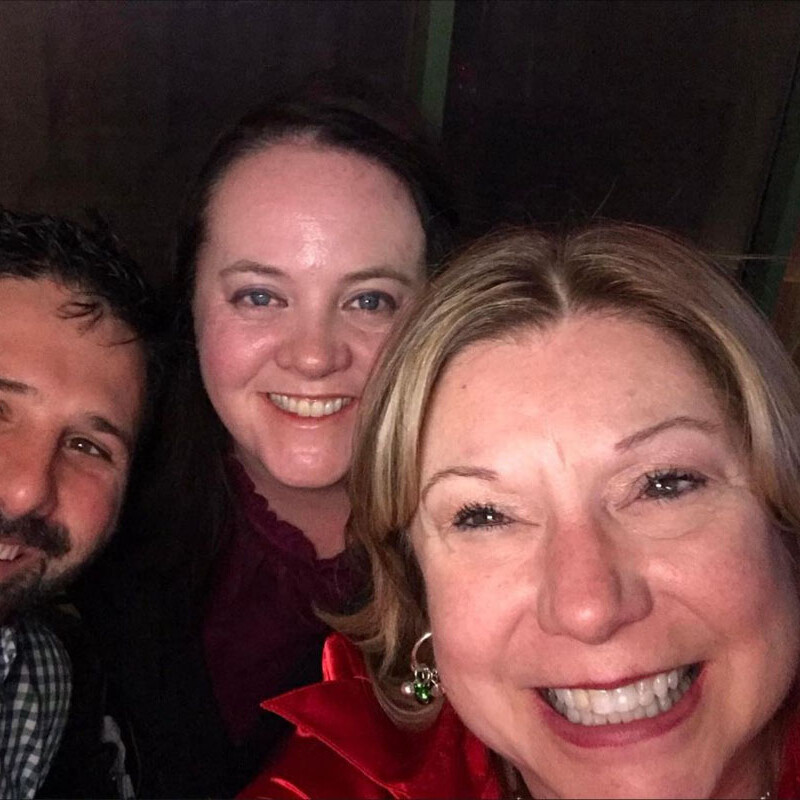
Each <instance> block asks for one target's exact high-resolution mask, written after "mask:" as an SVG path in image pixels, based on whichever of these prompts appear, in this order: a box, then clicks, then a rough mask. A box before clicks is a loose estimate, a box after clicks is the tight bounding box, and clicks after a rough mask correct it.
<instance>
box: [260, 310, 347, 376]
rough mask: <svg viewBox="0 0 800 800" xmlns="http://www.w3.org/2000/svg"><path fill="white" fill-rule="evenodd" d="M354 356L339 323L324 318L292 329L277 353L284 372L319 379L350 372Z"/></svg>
mask: <svg viewBox="0 0 800 800" xmlns="http://www.w3.org/2000/svg"><path fill="white" fill-rule="evenodd" d="M352 360H353V356H352V350H351V348H350V343H349V342H348V341H347V337H346V335H345V334H344V332H343V331H341V330H340V328H339V326H338V325H337V322H336V321H335V320H333V319H330V318H329V317H327V316H325V315H316V316H309V317H307V318H305V319H302V320H298V321H297V323H296V324H295V325H293V326H292V327H291V328H289V329H288V330H287V331H286V333H285V335H284V337H283V338H282V340H281V342H280V344H279V345H278V348H277V351H276V362H277V364H278V366H279V367H281V369H285V370H290V371H294V372H297V373H298V374H300V375H301V376H302V377H304V378H310V379H319V378H324V377H326V376H327V375H330V374H332V373H335V372H340V371H342V370H345V369H347V368H348V367H349V366H350V364H351V363H352Z"/></svg>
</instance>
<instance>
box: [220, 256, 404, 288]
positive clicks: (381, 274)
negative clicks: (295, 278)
mask: <svg viewBox="0 0 800 800" xmlns="http://www.w3.org/2000/svg"><path fill="white" fill-rule="evenodd" d="M246 272H251V273H255V274H256V275H266V276H269V277H273V278H275V277H283V278H285V277H289V276H288V273H287V272H286V271H285V270H282V269H280V268H279V267H275V266H272V265H271V264H259V263H258V262H256V261H237V262H235V263H234V264H231V265H230V266H229V267H225V268H224V269H221V270H220V273H219V274H220V276H223V277H224V276H227V275H239V274H241V273H246ZM376 278H388V279H389V280H395V281H397V282H398V283H402V284H403V285H405V286H413V285H414V284H415V283H416V281H415V280H414V278H413V277H410V276H409V275H406V274H405V273H404V272H402V271H401V270H399V269H395V268H394V267H389V266H376V267H367V268H366V269H360V270H356V271H355V272H349V273H348V274H347V275H345V276H344V278H343V281H344V282H345V283H358V282H359V281H369V280H375V279H376Z"/></svg>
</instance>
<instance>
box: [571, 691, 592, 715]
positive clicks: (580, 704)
mask: <svg viewBox="0 0 800 800" xmlns="http://www.w3.org/2000/svg"><path fill="white" fill-rule="evenodd" d="M571 691H572V699H573V700H574V701H575V708H577V709H578V710H579V711H586V709H587V708H589V706H590V705H591V704H590V703H589V695H588V694H587V692H586V690H585V689H572V690H571Z"/></svg>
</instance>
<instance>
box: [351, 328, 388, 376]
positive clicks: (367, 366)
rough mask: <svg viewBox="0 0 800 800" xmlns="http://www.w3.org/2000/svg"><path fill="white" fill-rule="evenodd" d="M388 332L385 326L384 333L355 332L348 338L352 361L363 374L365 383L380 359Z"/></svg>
mask: <svg viewBox="0 0 800 800" xmlns="http://www.w3.org/2000/svg"><path fill="white" fill-rule="evenodd" d="M390 330H391V328H389V327H388V326H387V329H386V330H384V331H374V330H373V331H368V332H364V331H357V332H355V333H354V334H353V335H351V337H350V341H349V347H350V350H351V352H352V353H353V355H354V359H353V361H354V363H355V364H357V365H358V369H359V371H360V372H361V373H362V374H363V376H364V382H365V383H366V379H367V376H368V375H369V374H370V373H371V372H372V370H373V368H374V367H375V364H376V362H377V361H378V359H379V358H380V355H381V353H382V351H383V346H384V344H385V343H386V339H387V337H388V336H389V333H390Z"/></svg>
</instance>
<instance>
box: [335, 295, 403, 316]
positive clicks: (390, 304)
mask: <svg viewBox="0 0 800 800" xmlns="http://www.w3.org/2000/svg"><path fill="white" fill-rule="evenodd" d="M365 297H369V298H377V300H378V302H379V304H383V305H384V306H385V307H383V308H382V307H380V306H379V307H378V308H360V307H358V306H356V305H355V304H356V303H357V302H358V301H359V300H361V299H363V298H365ZM347 307H348V308H353V309H354V310H355V311H366V312H367V313H369V314H375V313H379V312H381V311H383V312H387V311H388V312H392V311H397V301H396V300H395V299H394V297H392V296H391V295H390V294H387V293H386V292H379V291H372V292H360V293H359V294H357V295H356V296H355V297H354V298H353V299H352V300H350V301H348V303H347Z"/></svg>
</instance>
